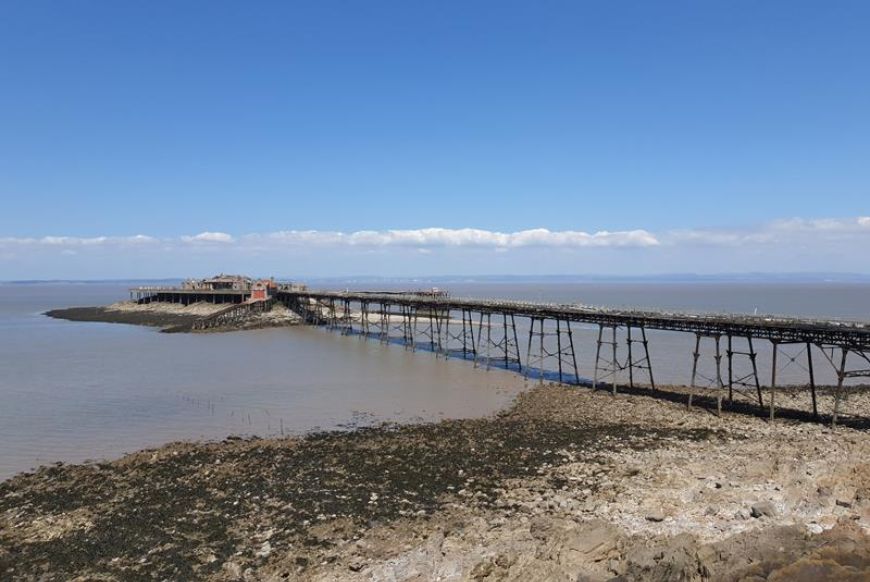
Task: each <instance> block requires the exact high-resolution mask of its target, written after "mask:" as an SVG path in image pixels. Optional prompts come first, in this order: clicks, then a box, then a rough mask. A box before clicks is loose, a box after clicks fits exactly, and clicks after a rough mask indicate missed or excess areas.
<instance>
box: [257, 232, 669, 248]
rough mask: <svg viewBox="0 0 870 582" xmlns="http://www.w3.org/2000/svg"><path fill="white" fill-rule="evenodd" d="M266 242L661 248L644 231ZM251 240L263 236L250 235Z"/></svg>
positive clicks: (277, 236)
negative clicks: (656, 246)
mask: <svg viewBox="0 0 870 582" xmlns="http://www.w3.org/2000/svg"><path fill="white" fill-rule="evenodd" d="M264 236H265V238H268V239H269V240H271V241H273V242H275V243H281V244H287V245H324V246H335V245H346V246H355V247H386V246H397V247H413V248H434V247H478V248H520V247H648V246H655V245H658V244H659V241H658V240H657V239H656V237H655V236H654V235H652V234H651V233H649V232H647V231H645V230H631V231H617V232H608V231H600V232H596V233H591V234H590V233H586V232H579V231H550V230H547V229H545V228H538V229H532V230H521V231H517V232H511V233H504V232H497V231H490V230H482V229H476V228H459V229H450V228H421V229H416V230H382V231H374V230H360V231H356V232H350V233H344V232H335V231H313V230H289V231H282V232H275V233H270V234H268V235H264ZM246 238H248V239H249V240H253V239H258V238H261V235H249V236H248V237H246Z"/></svg>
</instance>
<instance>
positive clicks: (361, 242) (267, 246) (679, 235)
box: [0, 216, 870, 258]
mask: <svg viewBox="0 0 870 582" xmlns="http://www.w3.org/2000/svg"><path fill="white" fill-rule="evenodd" d="M808 243H812V244H829V245H851V246H852V247H858V246H860V245H864V244H870V216H862V217H854V218H837V219H827V218H820V219H802V218H790V219H783V220H776V221H773V222H770V223H767V224H763V225H760V226H756V227H753V228H736V229H687V230H672V231H664V232H661V233H654V232H651V231H648V230H643V229H636V230H621V231H606V230H602V231H597V232H584V231H575V230H562V231H553V230H549V229H546V228H533V229H527V230H519V231H515V232H501V231H494V230H485V229H478V228H457V229H451V228H438V227H433V228H420V229H393V230H358V231H352V232H341V231H319V230H286V231H278V232H268V233H251V234H245V235H241V236H234V235H231V234H228V233H225V232H216V231H204V232H201V233H199V234H195V235H184V236H180V237H167V238H155V237H152V236H148V235H144V234H137V235H133V236H94V237H74V236H56V235H52V236H43V237H19V238H16V237H0V252H3V253H4V255H3V256H5V257H7V258H8V257H9V256H16V257H19V258H21V257H26V256H27V255H26V254H25V253H26V252H37V251H39V252H43V253H55V252H57V253H59V252H62V251H64V250H74V251H78V252H80V254H85V253H87V252H90V250H91V249H104V251H103V252H105V253H108V252H111V251H113V250H117V251H119V252H120V251H122V250H124V249H143V250H147V249H153V250H155V251H158V250H159V251H163V252H165V253H172V252H174V251H176V250H178V249H180V248H188V249H190V248H199V249H202V250H203V252H206V251H208V252H215V251H216V250H220V251H221V252H225V253H230V252H239V253H241V254H242V255H244V256H250V255H252V254H268V253H271V252H274V251H280V250H282V249H288V250H289V249H293V250H294V251H296V252H297V254H298V253H301V252H304V251H305V250H306V249H309V248H318V247H319V248H323V247H329V248H336V249H338V248H346V249H359V250H364V251H370V252H381V251H386V250H387V249H391V248H393V249H413V250H417V251H422V252H423V253H424V254H428V253H433V252H434V251H436V250H438V249H479V250H487V249H489V250H492V251H496V252H498V253H504V252H509V251H511V250H513V249H521V248H527V249H557V248H564V249H582V248H586V249H604V248H636V249H642V248H655V247H666V248H668V249H676V248H681V247H684V248H686V249H690V248H693V247H697V246H705V247H721V248H726V249H727V248H736V247H747V248H754V249H760V248H762V247H764V248H781V249H783V250H785V251H788V250H789V249H791V248H796V247H797V246H799V245H803V246H805V245H806V244H808ZM831 248H834V247H833V246H832V247H831ZM844 248H846V247H844Z"/></svg>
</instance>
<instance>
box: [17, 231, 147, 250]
mask: <svg viewBox="0 0 870 582" xmlns="http://www.w3.org/2000/svg"><path fill="white" fill-rule="evenodd" d="M156 241H157V239H156V238H154V237H150V236H146V235H144V234H137V235H134V236H95V237H78V236H43V237H41V238H34V237H22V238H16V237H0V246H13V245H15V246H41V247H64V248H68V247H99V246H129V245H139V244H148V243H152V242H156Z"/></svg>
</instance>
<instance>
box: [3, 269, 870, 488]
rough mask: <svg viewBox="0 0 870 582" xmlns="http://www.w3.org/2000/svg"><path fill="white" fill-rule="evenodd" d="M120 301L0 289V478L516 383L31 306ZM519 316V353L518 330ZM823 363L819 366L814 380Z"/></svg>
mask: <svg viewBox="0 0 870 582" xmlns="http://www.w3.org/2000/svg"><path fill="white" fill-rule="evenodd" d="M345 286H346V285H342V287H345ZM380 287H383V286H380ZM406 287H407V286H406ZM448 288H449V289H450V291H451V292H452V293H453V294H454V295H465V296H477V297H511V298H517V299H532V300H545V301H557V302H577V301H580V302H584V303H591V304H600V305H610V306H644V307H662V308H670V309H677V308H682V309H691V310H698V311H736V312H743V313H752V312H753V311H754V310H755V309H756V308H758V310H759V312H761V313H764V312H775V313H787V314H793V315H806V316H810V315H812V316H822V317H839V318H852V319H870V286H868V285H857V284H855V285H843V284H836V285H835V284H831V285H824V284H818V285H749V284H661V283H659V284H634V283H631V284H597V283H596V284H591V283H584V284H566V283H558V284H515V283H506V284H472V283H464V284H452V285H449V286H448ZM125 297H126V285H123V284H35V285H0V403H2V405H0V478H6V477H9V476H11V475H12V474H14V473H16V472H19V471H22V470H27V469H29V468H32V467H34V466H37V465H39V464H45V463H51V462H54V461H59V460H62V461H70V462H73V461H82V460H85V459H100V458H107V457H115V456H118V455H120V454H122V453H124V452H129V451H133V450H137V449H141V448H143V447H149V446H157V445H160V444H162V443H165V442H168V441H172V440H178V439H191V438H204V439H220V438H224V437H226V436H228V435H230V434H254V435H261V436H267V435H278V434H282V433H284V434H298V433H302V432H305V431H310V430H314V429H318V428H323V429H327V428H336V427H341V426H347V425H354V424H359V423H369V422H376V421H382V420H397V421H408V420H418V419H424V420H436V419H439V418H444V417H468V416H477V415H481V414H486V413H489V412H492V411H493V410H496V409H498V408H499V407H501V406H503V405H505V404H506V403H507V402H509V401H510V400H511V399H512V398H513V397H514V396H515V394H516V393H517V392H518V391H519V390H521V389H522V388H523V382H522V379H521V378H520V377H519V376H517V375H516V374H513V373H510V372H505V371H502V370H491V371H489V372H486V371H483V370H476V369H474V368H473V366H472V364H471V363H470V362H463V361H459V360H449V361H445V360H443V359H437V358H435V357H434V356H433V355H432V354H431V353H420V352H418V353H412V352H409V351H406V350H404V349H402V348H401V347H400V346H395V345H389V346H385V345H381V344H379V343H378V342H371V341H370V342H365V341H361V340H360V339H359V338H358V337H344V336H341V335H339V334H336V333H331V332H328V331H325V330H318V329H311V328H284V329H271V330H258V331H250V332H236V333H229V334H196V335H189V334H172V335H170V334H161V333H158V332H157V331H156V330H154V329H150V328H141V327H136V326H127V325H118V324H104V323H79V322H68V321H61V320H54V319H50V318H47V317H45V316H43V315H41V313H42V312H44V311H46V310H48V309H52V308H57V307H68V306H73V305H100V304H106V303H111V302H114V301H117V300H119V299H124V298H125ZM518 323H519V325H520V337H521V340H520V343H521V346H520V351H521V354H522V355H523V357H525V345H524V339H523V338H524V334H525V330H526V329H527V328H524V327H523V325H524V324H523V323H522V322H518ZM596 334H597V330H596V329H593V328H591V327H582V328H579V329H577V330H576V335H575V344H576V347H577V353H578V365H579V366H580V369H581V375H591V372H590V370H591V369H592V366H593V363H594V346H595V336H596ZM649 339H650V356H651V359H652V361H653V364H654V366H655V372H656V381H658V382H660V383H680V382H682V383H684V382H686V381H687V380H688V376H689V372H690V369H691V358H690V355H689V354H690V352H691V349H692V346H691V342H692V338H691V336H687V335H685V334H675V333H669V332H651V333H650V334H649ZM760 347H761V348H762V349H761V350H760V356H759V357H760V360H761V363H762V366H761V373H762V375H765V374H769V368H767V367H766V361H767V360H768V359H769V357H767V356H769V350H768V352H765V351H764V350H765V349H767V348H766V346H760ZM796 351H797V350H796ZM711 361H712V358H708V357H706V356H705V358H704V359H703V360H702V363H701V366H702V369H703V370H706V371H707V372H709V366H710V362H711ZM826 373H828V372H827V371H826V370H825V369H824V368H823V367H822V366H820V369H819V375H820V382H821V381H825V374H826ZM781 374H782V378H783V381H784V382H804V381H805V379H804V374H805V373H804V371H803V369H802V366H801V365H800V362H797V361H796V362H795V364H794V365H793V366H791V365H786V366H785V368H784V369H783V370H781ZM828 375H829V374H828Z"/></svg>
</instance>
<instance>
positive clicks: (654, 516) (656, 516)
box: [646, 509, 665, 522]
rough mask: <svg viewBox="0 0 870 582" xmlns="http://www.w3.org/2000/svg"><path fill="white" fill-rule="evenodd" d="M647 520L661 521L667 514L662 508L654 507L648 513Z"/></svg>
mask: <svg viewBox="0 0 870 582" xmlns="http://www.w3.org/2000/svg"><path fill="white" fill-rule="evenodd" d="M646 520H647V521H653V522H660V521H664V520H665V514H664V513H663V512H662V510H661V509H653V510H650V511H648V512H647V513H646Z"/></svg>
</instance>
